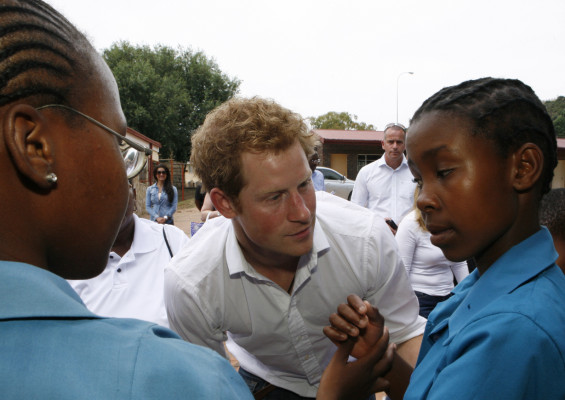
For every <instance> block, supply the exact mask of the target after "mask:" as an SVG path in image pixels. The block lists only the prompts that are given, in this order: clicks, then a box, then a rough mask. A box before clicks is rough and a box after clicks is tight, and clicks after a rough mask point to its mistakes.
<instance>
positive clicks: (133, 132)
mask: <svg viewBox="0 0 565 400" xmlns="http://www.w3.org/2000/svg"><path fill="white" fill-rule="evenodd" d="M126 132H127V133H129V134H130V135H132V136H135V137H137V138H138V139H141V140H143V141H144V142H147V143H149V144H152V145H153V147H157V148H161V147H162V145H161V143H160V142H158V141H156V140H153V139H151V138H148V137H147V136H145V135H144V134H143V133H140V132H138V131H136V130H135V129H132V128H130V127H129V126H128V127H127V130H126Z"/></svg>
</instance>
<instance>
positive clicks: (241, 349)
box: [165, 192, 425, 397]
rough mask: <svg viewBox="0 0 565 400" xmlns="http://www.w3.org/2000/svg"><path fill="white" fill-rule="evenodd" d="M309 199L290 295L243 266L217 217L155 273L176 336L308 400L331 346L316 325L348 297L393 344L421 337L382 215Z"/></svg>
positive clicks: (228, 225) (320, 197)
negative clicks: (303, 247)
mask: <svg viewBox="0 0 565 400" xmlns="http://www.w3.org/2000/svg"><path fill="white" fill-rule="evenodd" d="M316 198H317V213H316V224H315V228H314V243H313V249H312V250H311V251H310V252H309V253H308V254H305V255H303V256H302V257H300V260H299V265H298V269H297V272H296V276H295V282H294V286H293V290H292V292H291V293H290V294H289V293H287V292H286V291H285V290H284V289H282V288H281V287H279V286H278V285H277V284H275V283H274V282H272V281H271V280H269V279H267V278H266V277H264V276H262V275H261V274H259V273H257V272H256V271H255V270H254V269H253V267H252V266H251V265H250V264H249V263H247V261H246V260H245V258H244V256H243V253H242V251H241V248H240V247H239V244H238V242H237V239H236V237H235V233H234V229H233V225H232V222H231V221H230V220H228V219H225V218H223V217H220V218H215V219H213V220H210V221H208V222H207V223H206V224H204V226H203V228H202V229H201V230H200V231H199V232H198V235H196V236H195V237H194V238H193V239H192V240H191V241H190V243H189V244H188V245H187V246H186V247H185V248H183V249H182V250H181V252H180V253H179V254H178V255H177V256H176V257H175V258H174V260H173V261H172V262H171V264H169V266H168V267H167V268H166V270H165V302H166V305H167V312H168V316H169V322H170V324H171V327H172V328H173V329H174V330H175V331H177V333H179V334H180V335H181V336H182V337H183V338H185V339H186V340H188V341H190V342H192V343H195V344H199V345H203V346H206V347H209V348H212V349H214V350H216V351H217V352H218V353H220V354H224V348H223V343H222V342H223V341H225V340H228V349H229V350H230V352H231V353H232V354H233V355H234V356H235V357H236V359H237V360H238V361H239V363H240V365H241V366H242V367H243V368H244V369H246V370H247V371H249V372H251V373H253V374H255V375H257V376H259V377H261V378H263V379H265V380H267V381H269V382H271V383H272V384H274V385H276V386H279V387H283V388H286V389H288V390H292V391H293V392H295V393H298V394H300V395H301V396H307V397H315V396H316V392H317V386H318V383H319V381H320V377H321V375H322V372H323V370H324V369H325V367H326V366H327V364H328V362H329V360H330V358H331V357H332V355H333V353H334V352H335V346H334V345H333V344H332V343H331V341H330V340H329V339H327V338H326V337H325V335H324V334H323V332H322V328H323V327H324V326H326V325H328V318H329V316H330V314H331V313H333V312H335V311H336V309H337V306H338V305H339V304H340V303H343V302H345V301H346V298H347V296H348V295H350V294H353V293H355V294H358V295H359V296H360V297H361V298H363V299H366V300H368V301H369V302H371V303H372V304H374V305H376V306H377V307H378V308H379V311H380V312H381V314H382V315H383V316H384V317H385V321H386V325H387V326H388V328H389V331H390V335H391V341H393V342H397V343H401V342H404V341H406V340H408V339H411V338H413V337H415V336H417V335H420V334H422V333H423V330H424V325H425V320H424V319H422V318H421V317H419V316H418V301H417V298H416V297H415V295H414V293H413V291H412V289H411V288H410V283H409V281H408V278H407V276H406V273H405V270H404V266H403V265H402V262H401V259H400V256H399V254H398V249H397V246H396V242H395V240H394V237H393V236H392V234H391V232H390V230H389V228H388V227H387V226H386V224H385V223H384V221H383V220H382V218H379V217H377V216H376V215H375V214H373V213H372V212H370V211H368V210H366V209H364V208H361V207H358V206H356V205H354V204H351V203H350V202H348V201H345V200H342V199H339V198H337V197H336V196H332V195H330V194H328V193H325V192H316Z"/></svg>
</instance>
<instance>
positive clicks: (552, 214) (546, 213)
mask: <svg viewBox="0 0 565 400" xmlns="http://www.w3.org/2000/svg"><path fill="white" fill-rule="evenodd" d="M539 222H540V224H541V225H545V226H547V229H549V231H550V232H551V234H552V235H553V236H554V237H557V238H560V239H565V189H564V188H560V189H552V190H550V191H549V193H547V194H546V195H545V196H543V198H542V199H541V203H540V208H539Z"/></svg>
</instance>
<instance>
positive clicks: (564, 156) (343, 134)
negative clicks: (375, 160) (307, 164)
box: [312, 129, 565, 160]
mask: <svg viewBox="0 0 565 400" xmlns="http://www.w3.org/2000/svg"><path fill="white" fill-rule="evenodd" d="M312 131H313V132H314V133H315V134H317V135H318V136H319V137H320V141H321V142H322V143H338V144H363V143H371V142H373V143H374V142H375V141H377V142H382V141H383V139H384V132H383V131H345V130H341V129H312ZM557 158H558V159H559V160H565V138H557Z"/></svg>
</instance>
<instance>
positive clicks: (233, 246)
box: [226, 218, 330, 286]
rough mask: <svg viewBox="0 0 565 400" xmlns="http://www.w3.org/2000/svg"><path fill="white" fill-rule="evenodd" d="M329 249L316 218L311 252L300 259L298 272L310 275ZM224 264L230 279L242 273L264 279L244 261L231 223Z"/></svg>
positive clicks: (296, 283)
mask: <svg viewBox="0 0 565 400" xmlns="http://www.w3.org/2000/svg"><path fill="white" fill-rule="evenodd" d="M329 248H330V244H329V242H328V239H327V237H326V234H325V233H324V230H323V229H322V227H321V226H320V221H319V220H318V219H317V218H316V224H315V225H314V238H313V244H312V250H310V251H309V252H308V253H307V254H304V255H302V256H301V257H300V260H299V261H298V270H303V269H306V270H308V271H309V273H312V271H313V270H314V268H315V267H316V265H317V264H318V257H319V256H320V255H321V254H322V253H324V252H326V251H328V250H329ZM226 263H227V266H228V272H229V274H230V276H231V277H233V276H234V275H237V274H241V273H244V274H246V275H248V276H250V277H252V278H255V279H258V278H259V279H262V280H263V279H264V278H261V276H260V275H259V274H258V273H257V272H256V271H255V270H254V269H253V267H252V266H251V265H250V264H249V263H248V262H247V260H246V259H245V257H244V255H243V251H242V250H241V247H240V246H239V243H238V241H237V238H236V236H235V230H234V228H233V224H232V223H230V226H229V228H228V237H227V240H226ZM303 267H305V268H303ZM295 285H296V286H298V282H295Z"/></svg>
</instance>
